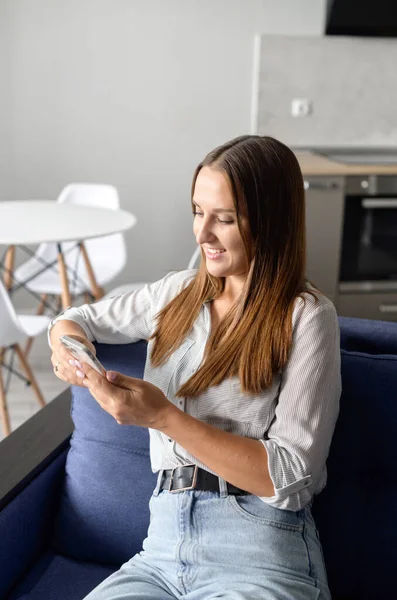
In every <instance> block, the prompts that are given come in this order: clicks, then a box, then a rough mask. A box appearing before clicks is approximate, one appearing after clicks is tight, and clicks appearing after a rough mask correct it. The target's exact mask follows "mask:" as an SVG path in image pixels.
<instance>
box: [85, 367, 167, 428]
mask: <svg viewBox="0 0 397 600" xmlns="http://www.w3.org/2000/svg"><path fill="white" fill-rule="evenodd" d="M75 376H76V377H77V378H79V379H80V382H82V383H83V385H84V386H85V387H88V389H89V390H90V392H91V395H92V396H93V397H94V398H95V400H96V401H97V402H98V404H100V406H101V407H102V408H103V409H104V410H106V412H108V413H109V414H110V415H112V417H114V418H115V419H116V421H117V423H119V424H120V425H138V426H139V427H150V428H152V429H162V428H163V427H165V426H166V423H167V419H168V417H169V415H170V413H171V412H172V411H175V410H179V409H178V408H177V407H176V406H174V404H172V402H170V401H169V400H168V399H167V397H166V396H165V395H164V394H163V392H162V391H161V390H160V389H159V388H158V387H156V386H155V385H152V384H151V383H149V382H148V381H143V380H142V379H135V378H134V377H127V376H126V375H122V374H121V373H118V372H116V371H107V372H106V377H102V376H101V375H99V374H98V373H97V372H96V371H95V369H92V368H91V367H90V366H89V365H87V364H83V365H82V368H81V369H79V370H78V371H77V372H76V375H75Z"/></svg>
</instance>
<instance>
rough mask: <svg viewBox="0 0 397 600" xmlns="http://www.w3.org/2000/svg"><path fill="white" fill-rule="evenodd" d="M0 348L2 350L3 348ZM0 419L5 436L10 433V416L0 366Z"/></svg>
mask: <svg viewBox="0 0 397 600" xmlns="http://www.w3.org/2000/svg"><path fill="white" fill-rule="evenodd" d="M1 350H2V351H3V348H2V349H1ZM0 421H1V422H2V424H3V431H4V435H5V436H7V435H10V433H11V424H10V416H9V414H8V407H7V398H6V392H5V389H4V383H3V374H2V369H1V367H0Z"/></svg>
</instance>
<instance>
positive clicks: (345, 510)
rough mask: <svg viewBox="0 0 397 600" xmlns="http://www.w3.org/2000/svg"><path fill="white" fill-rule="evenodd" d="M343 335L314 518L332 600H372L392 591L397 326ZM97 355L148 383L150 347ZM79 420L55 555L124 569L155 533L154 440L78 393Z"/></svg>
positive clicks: (347, 330) (344, 328)
mask: <svg viewBox="0 0 397 600" xmlns="http://www.w3.org/2000/svg"><path fill="white" fill-rule="evenodd" d="M340 326H341V346H342V350H341V353H342V386H343V393H342V398H341V411H340V417H339V419H338V422H337V426H336V430H335V435H334V439H333V442H332V445H331V451H330V456H329V460H328V472H329V477H328V483H327V486H326V488H325V489H324V490H323V492H322V493H321V494H320V495H319V496H318V497H316V498H315V501H314V505H313V514H314V517H315V519H316V523H317V526H318V529H319V531H320V537H321V541H322V544H323V550H324V556H325V561H326V565H327V571H328V576H329V582H330V587H331V591H332V594H333V598H334V600H338V599H342V598H349V600H355V599H356V598H357V599H358V598H359V599H360V600H364V599H365V598H368V599H370V598H371V599H372V598H379V597H387V595H386V591H387V590H389V589H393V587H394V581H393V582H392V577H393V576H394V569H393V567H394V563H395V559H394V554H395V550H394V549H395V548H396V547H397V527H396V525H395V523H394V515H395V512H396V511H395V509H394V498H395V496H396V492H397V467H396V461H395V460H394V457H395V455H396V451H395V449H394V447H393V441H394V439H395V438H396V437H397V401H396V396H397V356H396V355H395V354H393V353H397V343H396V340H397V324H395V323H381V322H377V321H365V320H362V319H343V318H340ZM363 332H365V333H363ZM389 353H390V354H389ZM97 354H98V357H99V359H100V360H101V362H102V363H103V364H104V366H105V368H107V369H114V370H118V371H121V372H123V373H125V374H127V375H130V376H132V377H142V375H143V368H144V362H145V358H146V343H145V342H138V343H137V344H130V345H121V346H116V345H114V346H113V345H112V346H110V345H101V344H98V345H97ZM72 418H73V421H74V423H75V431H74V434H73V436H72V440H71V450H70V452H69V454H68V459H67V464H66V473H67V477H66V479H65V486H64V492H63V497H62V502H61V506H60V510H59V514H58V517H57V520H56V529H55V535H54V546H55V549H56V550H58V551H59V552H61V553H62V554H66V555H68V556H71V557H72V558H75V559H77V560H87V561H91V562H99V563H102V564H114V565H117V566H118V565H120V564H121V563H122V562H125V561H126V560H128V559H129V558H130V557H131V556H133V555H134V554H135V553H136V552H138V551H139V550H140V549H141V544H142V540H143V538H144V536H145V534H146V531H147V527H148V522H149V511H148V502H149V498H150V495H151V492H152V490H153V488H154V486H155V481H156V477H155V475H154V474H153V473H152V471H151V468H150V460H149V436H148V432H147V430H146V429H142V428H139V427H133V426H120V425H117V423H116V422H115V421H114V419H113V418H112V417H111V416H110V415H108V414H107V413H106V412H105V411H103V410H102V409H101V408H100V406H99V405H98V404H97V402H96V401H95V400H94V399H93V398H92V397H91V396H90V394H89V392H88V390H87V389H86V388H77V387H76V388H74V389H73V402H72ZM392 583H393V587H392ZM382 592H384V594H382Z"/></svg>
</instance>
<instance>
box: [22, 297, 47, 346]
mask: <svg viewBox="0 0 397 600" xmlns="http://www.w3.org/2000/svg"><path fill="white" fill-rule="evenodd" d="M47 298H48V294H41V301H40V304H39V306H38V308H37V311H36V314H37V315H42V314H43V312H44V309H45V303H46V300H47ZM32 344H33V338H32V337H30V338H28V339H27V342H26V346H25V352H24V354H25V356H26V357H27V355H28V354H29V352H30V349H31V347H32Z"/></svg>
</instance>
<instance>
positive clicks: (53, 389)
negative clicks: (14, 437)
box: [0, 333, 68, 440]
mask: <svg viewBox="0 0 397 600" xmlns="http://www.w3.org/2000/svg"><path fill="white" fill-rule="evenodd" d="M22 347H23V346H22ZM50 356H51V350H50V348H49V346H48V344H47V334H46V333H43V334H42V335H40V336H37V337H36V339H35V340H34V342H33V345H32V348H31V350H30V353H29V356H28V360H29V363H30V366H31V367H32V369H33V372H34V374H35V376H36V378H37V381H38V384H39V386H40V389H41V391H42V394H43V396H44V399H45V401H46V402H50V401H51V400H53V398H55V396H57V395H58V394H60V393H61V392H63V390H65V389H66V388H67V387H68V384H66V383H64V382H63V381H61V380H60V379H58V378H57V377H55V375H54V373H53V371H52V365H51V362H50ZM14 366H15V367H18V361H17V359H15V360H14ZM6 378H7V372H6V370H5V369H3V379H4V380H6ZM7 401H8V408H9V414H10V419H11V427H12V430H13V431H14V430H15V429H16V428H17V427H19V426H20V425H22V423H24V422H25V421H26V420H27V419H29V417H31V416H32V415H34V413H35V412H37V411H38V410H40V406H39V404H38V402H37V400H36V396H35V394H34V392H33V390H32V389H31V388H30V387H29V386H26V384H24V382H23V381H21V380H20V379H19V378H18V377H16V376H15V375H13V376H12V379H11V383H10V386H9V390H8V393H7ZM2 439H3V429H2V427H1V423H0V440H2Z"/></svg>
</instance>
